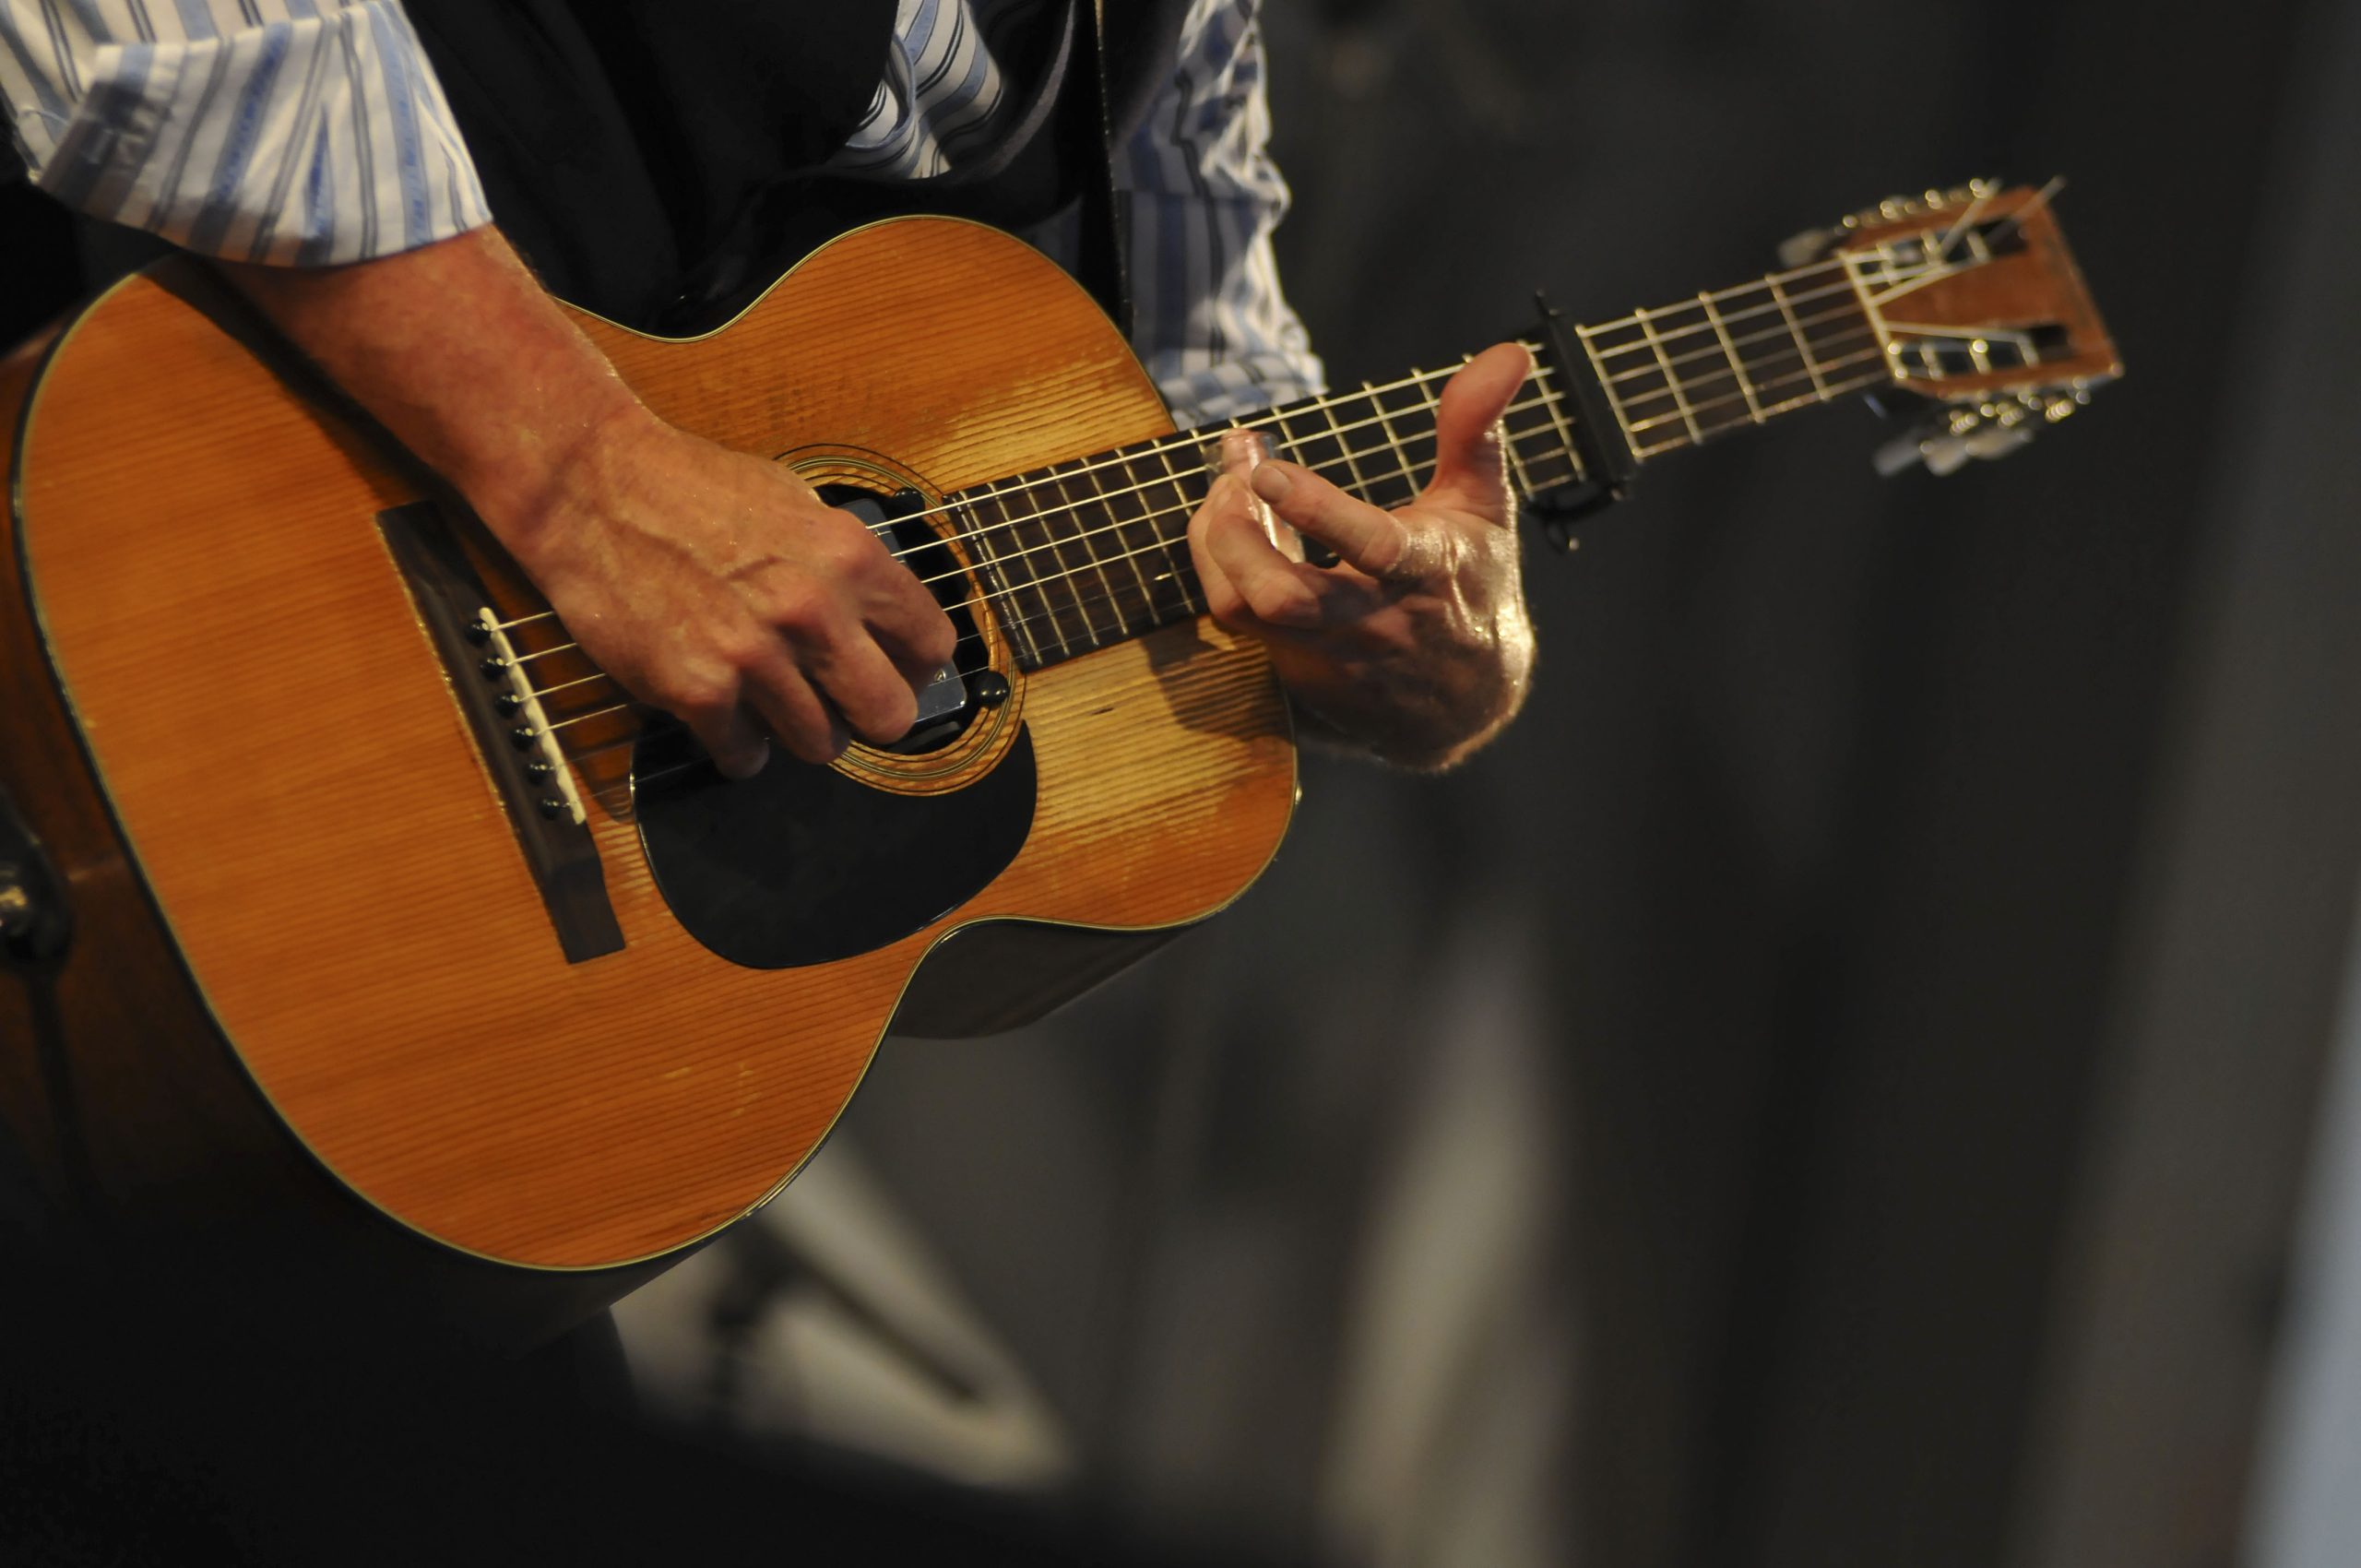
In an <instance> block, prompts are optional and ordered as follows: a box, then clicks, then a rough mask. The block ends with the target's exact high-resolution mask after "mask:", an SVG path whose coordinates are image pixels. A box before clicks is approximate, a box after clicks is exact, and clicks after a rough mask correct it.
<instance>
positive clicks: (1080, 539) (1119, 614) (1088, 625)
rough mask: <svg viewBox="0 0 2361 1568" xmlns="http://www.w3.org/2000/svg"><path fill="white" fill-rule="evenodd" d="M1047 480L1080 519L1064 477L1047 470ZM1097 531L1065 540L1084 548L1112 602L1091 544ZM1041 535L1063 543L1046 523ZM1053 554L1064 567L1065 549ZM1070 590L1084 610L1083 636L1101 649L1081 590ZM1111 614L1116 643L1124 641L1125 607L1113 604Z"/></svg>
mask: <svg viewBox="0 0 2361 1568" xmlns="http://www.w3.org/2000/svg"><path fill="white" fill-rule="evenodd" d="M1048 477H1049V481H1050V483H1051V484H1052V485H1055V486H1056V487H1057V492H1058V499H1059V500H1060V501H1061V502H1062V503H1064V508H1065V511H1066V512H1067V513H1068V514H1069V515H1072V516H1079V515H1080V513H1081V510H1082V509H1081V507H1080V506H1078V505H1075V503H1074V493H1073V492H1071V491H1069V490H1068V489H1067V488H1066V481H1065V480H1064V478H1063V477H1062V476H1061V475H1060V474H1059V473H1058V471H1057V470H1056V469H1050V470H1048ZM1098 531H1099V530H1098V529H1077V530H1075V531H1074V532H1073V533H1069V534H1066V535H1065V536H1063V537H1064V539H1065V540H1072V541H1073V542H1074V543H1076V544H1079V545H1081V546H1082V559H1083V563H1084V566H1085V568H1086V570H1088V571H1092V572H1095V573H1097V576H1098V586H1099V587H1100V588H1104V589H1106V590H1107V597H1108V598H1109V600H1112V599H1113V598H1114V596H1115V585H1114V584H1112V583H1110V582H1109V581H1108V580H1107V569H1106V567H1105V566H1103V565H1101V564H1099V561H1098V552H1097V548H1096V547H1094V546H1093V545H1092V544H1091V542H1090V540H1091V536H1092V535H1093V534H1095V533H1097V532H1098ZM1041 533H1042V536H1043V537H1044V538H1046V539H1048V540H1050V542H1051V543H1052V544H1053V545H1056V544H1060V543H1061V542H1062V540H1061V539H1060V536H1059V534H1058V533H1057V531H1056V530H1055V529H1054V528H1053V527H1052V526H1051V525H1050V524H1049V523H1047V522H1044V523H1043V525H1042V529H1041ZM1050 553H1051V554H1052V555H1053V556H1054V557H1056V559H1057V563H1058V564H1059V565H1061V566H1063V565H1064V564H1065V560H1066V554H1065V551H1064V550H1063V549H1062V548H1059V549H1053V550H1052V551H1051V552H1050ZM1071 591H1072V592H1073V594H1074V600H1075V607H1076V608H1077V609H1079V610H1081V611H1082V627H1083V632H1084V634H1085V635H1086V636H1088V637H1089V639H1090V642H1091V646H1092V647H1098V646H1100V638H1099V636H1098V627H1097V624H1095V623H1093V622H1092V620H1091V618H1090V612H1089V611H1088V610H1087V609H1084V608H1083V607H1082V604H1081V600H1082V593H1081V590H1080V589H1078V588H1077V589H1074V590H1071ZM1109 613H1111V614H1112V615H1113V616H1114V619H1115V638H1114V640H1115V641H1118V642H1121V640H1123V638H1124V637H1126V636H1130V635H1131V628H1130V627H1128V626H1126V625H1124V624H1123V610H1122V606H1121V604H1113V605H1110V607H1109Z"/></svg>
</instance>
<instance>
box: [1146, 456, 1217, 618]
mask: <svg viewBox="0 0 2361 1568" xmlns="http://www.w3.org/2000/svg"><path fill="white" fill-rule="evenodd" d="M1154 450H1155V453H1156V461H1157V466H1158V467H1159V468H1161V469H1164V472H1165V476H1166V482H1167V483H1169V484H1170V485H1171V486H1172V498H1173V499H1174V500H1175V501H1177V502H1179V503H1180V505H1179V507H1178V510H1180V511H1181V512H1184V513H1190V514H1194V513H1195V511H1196V509H1197V506H1198V505H1200V504H1199V503H1197V502H1194V501H1192V499H1191V498H1190V495H1189V492H1188V490H1187V489H1186V488H1185V487H1184V486H1183V485H1182V484H1181V475H1180V474H1179V473H1177V472H1176V471H1174V469H1173V467H1172V454H1171V449H1170V448H1169V447H1167V446H1165V445H1161V444H1159V445H1157V446H1156V447H1155V448H1154ZM1143 501H1145V497H1143ZM1163 516H1164V514H1163V513H1161V512H1150V513H1148V514H1147V516H1146V517H1145V518H1144V519H1143V521H1145V522H1146V523H1147V525H1148V533H1149V535H1150V537H1152V538H1154V539H1156V540H1157V541H1158V543H1159V544H1160V545H1161V547H1162V549H1163V551H1164V559H1165V561H1166V562H1167V563H1168V564H1169V565H1170V566H1171V568H1172V580H1173V581H1175V582H1177V583H1179V584H1180V585H1181V603H1183V604H1185V605H1186V606H1188V608H1189V612H1190V613H1192V614H1203V613H1204V609H1205V607H1204V605H1202V604H1200V603H1198V602H1197V594H1196V591H1195V588H1194V587H1192V585H1193V584H1195V583H1196V576H1197V573H1196V567H1195V566H1194V565H1193V564H1192V563H1191V562H1190V560H1189V558H1188V557H1187V556H1185V555H1176V554H1175V553H1174V552H1173V548H1172V547H1173V544H1174V543H1175V542H1176V541H1175V540H1174V539H1173V538H1172V536H1171V535H1169V534H1168V533H1166V532H1165V531H1164V530H1163V529H1160V528H1157V526H1156V523H1157V519H1159V518H1161V517H1163ZM1185 537H1186V535H1185V534H1184V535H1183V538H1185Z"/></svg>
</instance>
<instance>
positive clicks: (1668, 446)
mask: <svg viewBox="0 0 2361 1568" xmlns="http://www.w3.org/2000/svg"><path fill="white" fill-rule="evenodd" d="M1886 379H1887V376H1886V374H1885V372H1884V371H1883V370H1878V371H1874V372H1872V373H1870V374H1868V375H1864V376H1857V377H1856V378H1855V379H1853V380H1851V381H1840V382H1838V383H1836V384H1835V385H1834V386H1831V387H1830V388H1829V389H1828V393H1827V397H1826V398H1822V397H1821V396H1820V395H1819V394H1817V393H1807V394H1805V395H1804V396H1803V397H1800V398H1789V399H1787V401H1786V402H1784V403H1779V404H1775V405H1774V406H1773V408H1772V410H1771V411H1772V413H1774V415H1775V414H1781V413H1785V412H1786V411H1787V410H1790V409H1800V408H1805V407H1808V406H1809V405H1811V404H1813V403H1818V402H1826V401H1828V400H1830V399H1832V398H1842V397H1844V396H1845V394H1846V393H1848V392H1858V391H1861V390H1862V389H1863V388H1865V387H1870V386H1878V385H1880V383H1882V382H1884V381H1885V380H1886ZM1730 428H1731V429H1736V428H1737V427H1736V426H1735V425H1733V426H1731V427H1730ZM1688 445H1694V444H1693V443H1692V442H1691V441H1689V440H1688V439H1687V438H1686V437H1684V436H1676V437H1674V438H1673V439H1672V440H1670V441H1660V442H1658V443H1657V444H1656V445H1653V446H1646V447H1643V448H1641V449H1640V451H1639V452H1638V453H1637V454H1636V456H1638V457H1640V458H1642V459H1643V460H1644V459H1646V458H1649V457H1660V456H1662V455H1663V454H1664V453H1667V452H1677V451H1679V449H1680V448H1681V447H1683V446H1688Z"/></svg>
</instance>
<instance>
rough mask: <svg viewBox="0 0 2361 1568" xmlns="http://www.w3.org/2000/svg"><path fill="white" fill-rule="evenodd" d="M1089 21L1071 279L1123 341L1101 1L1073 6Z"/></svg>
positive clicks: (1128, 323)
mask: <svg viewBox="0 0 2361 1568" xmlns="http://www.w3.org/2000/svg"><path fill="white" fill-rule="evenodd" d="M1076 3H1077V4H1078V5H1080V6H1082V7H1083V9H1084V10H1085V12H1086V14H1087V16H1088V17H1089V20H1090V25H1089V27H1088V28H1087V29H1086V31H1087V32H1088V34H1089V38H1088V40H1087V50H1086V54H1087V58H1086V60H1085V61H1084V62H1083V65H1084V68H1085V69H1086V71H1087V72H1088V74H1089V89H1090V108H1091V111H1092V113H1091V126H1092V129H1093V130H1095V131H1096V132H1097V135H1096V136H1094V137H1092V138H1091V148H1092V156H1091V165H1090V172H1089V173H1088V175H1087V176H1086V178H1085V180H1084V183H1083V189H1082V234H1081V242H1080V244H1079V246H1078V247H1077V249H1076V252H1075V256H1074V277H1075V278H1076V279H1077V280H1079V281H1080V282H1081V284H1082V286H1083V287H1084V288H1086V289H1087V290H1089V291H1090V292H1091V294H1092V296H1093V297H1094V298H1096V299H1097V301H1098V303H1099V306H1100V308H1101V309H1103V310H1105V311H1106V313H1107V315H1108V318H1109V320H1111V321H1113V322H1114V324H1115V326H1116V327H1117V328H1118V329H1120V330H1121V332H1122V334H1123V336H1124V337H1126V338H1129V337H1130V336H1131V335H1132V269H1131V256H1130V255H1129V250H1130V247H1129V244H1127V241H1126V236H1125V232H1124V226H1123V208H1122V198H1121V195H1120V194H1119V193H1118V192H1117V191H1116V189H1115V110H1114V103H1113V101H1112V96H1111V94H1110V92H1109V88H1108V83H1107V3H1106V0H1076Z"/></svg>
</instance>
